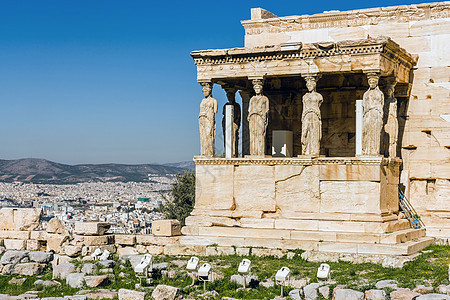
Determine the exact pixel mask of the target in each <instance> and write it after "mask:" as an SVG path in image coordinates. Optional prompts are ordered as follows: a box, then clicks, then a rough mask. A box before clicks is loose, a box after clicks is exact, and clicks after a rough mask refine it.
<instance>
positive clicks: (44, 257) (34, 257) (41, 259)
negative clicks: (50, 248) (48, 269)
mask: <svg viewBox="0 0 450 300" xmlns="http://www.w3.org/2000/svg"><path fill="white" fill-rule="evenodd" d="M28 257H29V258H30V260H31V261H34V262H37V263H40V264H46V263H49V262H51V261H52V259H53V253H51V252H43V251H32V252H29V253H28Z"/></svg>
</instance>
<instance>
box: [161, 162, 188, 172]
mask: <svg viewBox="0 0 450 300" xmlns="http://www.w3.org/2000/svg"><path fill="white" fill-rule="evenodd" d="M164 166H169V167H177V168H182V169H186V170H192V171H195V163H194V161H182V162H177V163H168V164H164Z"/></svg>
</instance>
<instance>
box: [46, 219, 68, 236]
mask: <svg viewBox="0 0 450 300" xmlns="http://www.w3.org/2000/svg"><path fill="white" fill-rule="evenodd" d="M65 229H66V228H65V226H64V222H63V221H61V220H59V219H58V218H53V219H51V220H50V221H49V222H48V223H47V229H46V231H47V232H48V233H58V234H62V233H64V232H65Z"/></svg>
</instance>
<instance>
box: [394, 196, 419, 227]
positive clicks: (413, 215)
mask: <svg viewBox="0 0 450 300" xmlns="http://www.w3.org/2000/svg"><path fill="white" fill-rule="evenodd" d="M398 199H399V201H398V204H399V206H400V209H401V210H402V211H403V213H404V214H405V217H406V218H407V219H408V221H409V222H410V223H411V226H412V227H413V228H414V229H420V228H425V224H424V223H423V222H422V219H421V218H420V216H419V215H418V214H417V212H416V210H415V209H414V207H412V205H411V203H409V201H408V199H407V198H406V196H405V194H404V193H403V192H402V191H401V190H399V191H398Z"/></svg>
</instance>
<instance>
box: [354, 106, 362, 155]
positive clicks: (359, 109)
mask: <svg viewBox="0 0 450 300" xmlns="http://www.w3.org/2000/svg"><path fill="white" fill-rule="evenodd" d="M362 126H363V100H356V145H355V146H356V147H355V155H356V156H359V155H361V154H362Z"/></svg>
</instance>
